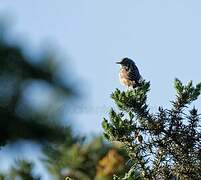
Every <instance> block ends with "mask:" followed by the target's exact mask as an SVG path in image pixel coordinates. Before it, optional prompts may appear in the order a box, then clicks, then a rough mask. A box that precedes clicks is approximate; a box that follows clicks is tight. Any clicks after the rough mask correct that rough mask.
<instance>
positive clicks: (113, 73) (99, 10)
mask: <svg viewBox="0 0 201 180" xmlns="http://www.w3.org/2000/svg"><path fill="white" fill-rule="evenodd" d="M200 8H201V1H199V0H193V1H189V0H166V1H161V0H152V1H150V0H126V1H120V0H110V1H108V0H101V1H93V0H85V1H78V0H73V1H70V0H59V1H49V0H43V1H41V0H34V1H27V0H15V1H13V0H6V1H5V0H3V1H2V2H1V3H0V14H1V15H4V16H8V17H9V18H10V19H11V20H12V23H11V31H12V32H13V33H14V34H15V36H17V39H18V40H20V41H23V42H25V43H26V44H29V48H31V49H33V51H37V50H39V49H40V48H41V47H42V46H43V45H44V44H45V42H46V41H49V42H52V43H53V44H54V46H55V47H57V48H58V49H60V52H62V53H63V54H64V56H66V57H68V58H66V61H67V62H66V64H70V69H73V72H74V73H73V76H75V77H76V78H77V79H78V82H77V83H78V84H79V88H80V90H81V91H82V92H83V94H84V100H83V101H82V103H81V108H82V110H81V111H80V114H79V113H77V114H76V115H74V117H73V118H72V119H73V122H74V124H75V125H76V127H77V128H78V129H79V130H80V131H81V132H82V133H85V134H91V133H98V132H101V131H102V130H101V121H102V117H103V116H106V115H107V111H108V110H109V107H110V106H111V105H113V102H112V101H111V99H110V94H111V92H112V91H113V90H114V89H115V88H120V89H124V87H122V86H121V85H120V83H119V80H118V76H117V73H118V69H119V67H118V66H117V65H115V61H117V60H119V59H121V58H122V57H125V56H128V57H130V58H132V59H134V60H135V62H136V64H137V65H138V67H139V69H140V72H141V74H142V76H143V77H144V78H145V79H147V80H150V81H151V92H150V93H149V95H150V96H149V102H150V106H151V108H152V109H153V110H154V109H155V108H156V107H157V106H158V105H164V106H166V105H168V103H169V101H170V100H171V99H173V98H174V89H173V79H174V78H175V77H178V78H180V79H181V80H182V81H184V82H186V81H187V80H190V79H193V80H194V81H195V82H198V81H200V80H201V77H200V74H201V73H200V66H201V61H200V59H201V51H200V47H201V23H200V20H201V11H200ZM47 48H48V47H47ZM69 61H70V62H69ZM199 101H200V100H199ZM198 104H200V103H198ZM73 108H75V109H71V110H78V111H77V112H79V108H80V106H79V107H77V106H75V107H73Z"/></svg>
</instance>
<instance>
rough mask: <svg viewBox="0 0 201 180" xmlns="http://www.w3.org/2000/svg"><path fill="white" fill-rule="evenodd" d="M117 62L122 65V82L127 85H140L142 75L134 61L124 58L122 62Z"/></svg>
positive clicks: (120, 72)
mask: <svg viewBox="0 0 201 180" xmlns="http://www.w3.org/2000/svg"><path fill="white" fill-rule="evenodd" d="M117 64H120V65H121V68H120V71H119V79H120V82H121V83H122V84H123V85H125V86H127V87H133V88H135V87H136V86H138V84H139V80H140V78H141V75H140V73H139V70H138V68H137V66H136V65H135V63H134V61H133V60H131V59H129V58H124V59H122V61H121V62H117Z"/></svg>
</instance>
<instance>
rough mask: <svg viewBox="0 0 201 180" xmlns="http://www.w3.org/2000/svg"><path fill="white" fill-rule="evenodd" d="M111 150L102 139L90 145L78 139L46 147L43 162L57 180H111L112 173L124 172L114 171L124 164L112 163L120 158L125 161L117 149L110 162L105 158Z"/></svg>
mask: <svg viewBox="0 0 201 180" xmlns="http://www.w3.org/2000/svg"><path fill="white" fill-rule="evenodd" d="M111 149H112V147H111V146H109V145H108V144H105V143H104V142H103V140H102V138H95V139H93V140H92V141H91V142H90V143H84V142H83V140H81V139H77V140H75V141H74V143H72V144H69V143H68V142H66V143H64V144H58V145H56V144H54V145H53V144H52V145H49V146H47V147H45V149H44V153H45V155H46V158H45V159H44V160H43V162H44V163H45V164H46V166H47V168H48V171H49V172H50V173H51V174H52V175H53V176H54V179H55V180H57V179H58V180H60V179H64V177H70V178H72V179H75V180H79V179H82V180H91V179H96V180H99V179H100V180H111V179H112V173H111V172H116V173H118V174H119V173H121V172H122V170H117V169H114V167H119V166H121V165H122V162H119V164H114V163H112V164H111V166H110V163H111V162H116V159H118V158H122V159H124V156H122V155H120V154H118V153H116V151H117V149H116V150H115V153H113V154H112V156H110V157H109V160H108V158H104V156H107V153H108V152H110V151H111ZM112 152H114V150H113V151H112ZM110 154H111V153H110ZM111 157H112V159H111ZM117 162H118V161H117ZM99 164H100V165H99Z"/></svg>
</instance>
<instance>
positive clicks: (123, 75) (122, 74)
mask: <svg viewBox="0 0 201 180" xmlns="http://www.w3.org/2000/svg"><path fill="white" fill-rule="evenodd" d="M119 80H120V82H121V84H123V85H125V86H128V87H129V86H132V85H134V83H135V82H134V81H131V80H129V78H128V71H127V70H126V69H125V68H121V69H120V71H119Z"/></svg>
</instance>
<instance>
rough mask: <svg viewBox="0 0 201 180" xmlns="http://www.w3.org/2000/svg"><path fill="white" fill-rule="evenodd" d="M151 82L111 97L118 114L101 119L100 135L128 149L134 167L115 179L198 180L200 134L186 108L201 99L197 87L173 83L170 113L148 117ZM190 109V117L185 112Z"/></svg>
mask: <svg viewBox="0 0 201 180" xmlns="http://www.w3.org/2000/svg"><path fill="white" fill-rule="evenodd" d="M149 87H150V83H149V82H145V81H142V82H141V83H140V85H139V87H137V88H135V89H133V90H128V91H126V92H124V91H123V92H121V91H120V90H118V89H117V90H116V91H115V92H114V93H113V94H112V99H113V100H114V101H115V103H116V105H117V106H118V108H119V110H120V112H118V113H117V112H115V111H114V110H113V109H111V111H110V116H109V118H110V121H108V120H107V119H105V118H104V120H103V122H102V127H103V129H104V136H105V137H106V138H107V139H108V140H110V141H118V142H120V143H121V144H122V145H123V147H124V148H125V149H126V150H127V152H128V154H129V157H130V162H131V164H132V167H131V168H130V171H129V172H128V173H126V174H125V176H124V177H122V178H120V177H117V176H115V177H114V179H172V178H177V179H201V156H200V154H201V153H200V152H201V143H200V142H201V141H200V140H201V130H200V117H199V114H198V110H197V109H195V108H193V109H189V108H188V105H190V104H191V103H192V102H193V101H195V100H196V99H197V98H198V96H199V95H200V91H201V83H199V84H197V85H196V86H193V84H192V81H190V82H189V83H188V84H187V85H183V84H182V83H181V81H179V80H178V79H175V89H176V93H177V94H176V100H175V101H172V108H171V109H164V108H162V107H159V108H158V112H156V113H155V114H153V113H150V112H149V109H148V105H147V103H146V100H147V92H148V91H149ZM187 110H188V113H186V112H187Z"/></svg>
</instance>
